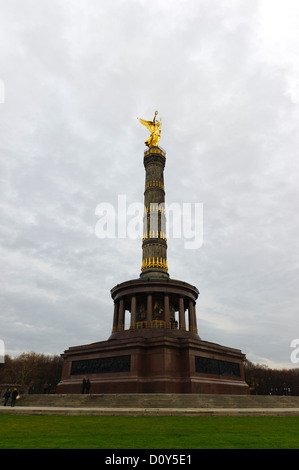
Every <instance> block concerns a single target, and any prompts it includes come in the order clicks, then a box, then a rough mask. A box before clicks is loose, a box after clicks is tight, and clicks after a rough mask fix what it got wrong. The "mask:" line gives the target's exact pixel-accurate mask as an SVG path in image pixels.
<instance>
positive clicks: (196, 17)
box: [0, 0, 299, 367]
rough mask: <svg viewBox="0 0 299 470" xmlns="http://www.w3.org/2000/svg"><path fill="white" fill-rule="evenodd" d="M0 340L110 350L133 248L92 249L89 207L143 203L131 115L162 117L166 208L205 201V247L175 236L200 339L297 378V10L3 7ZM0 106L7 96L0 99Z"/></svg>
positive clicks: (276, 5) (107, 243)
mask: <svg viewBox="0 0 299 470" xmlns="http://www.w3.org/2000/svg"><path fill="white" fill-rule="evenodd" d="M0 11H1V14H0V80H1V84H2V86H1V87H0V91H1V89H2V90H3V88H4V90H3V93H2V99H0V101H2V103H0V133H1V135H0V148H1V151H0V156H1V171H0V179H1V200H0V215H1V228H0V253H1V272H0V276H1V311H0V339H2V340H3V341H4V343H5V348H6V353H8V354H10V355H17V354H19V353H21V352H23V351H35V352H43V353H47V354H48V353H49V354H60V353H62V352H63V351H64V350H65V349H67V348H68V347H69V346H76V345H81V344H87V343H92V342H95V341H102V340H106V339H107V338H108V337H109V335H110V333H111V328H112V317H113V302H112V299H111V296H110V289H111V288H112V287H114V286H115V285H116V284H118V283H120V282H124V281H126V280H129V279H135V278H138V277H139V274H140V267H141V243H142V241H141V239H132V237H127V238H121V239H120V238H117V237H116V238H114V239H108V238H106V239H100V238H99V237H97V236H96V233H95V226H96V223H97V221H98V219H99V217H98V215H97V214H96V213H95V211H96V207H97V206H98V204H100V203H103V202H106V203H110V204H112V205H113V206H114V207H115V208H116V211H117V203H118V198H119V195H125V197H126V202H127V205H130V204H132V203H135V202H141V203H143V191H144V167H143V152H144V149H145V145H144V141H145V140H146V139H147V138H148V137H149V133H148V131H147V130H146V128H145V127H143V126H142V125H141V124H140V123H139V122H138V121H137V117H142V118H143V119H148V120H151V119H152V118H153V115H154V112H155V110H158V111H159V115H158V117H159V116H160V115H161V116H162V122H163V127H162V138H161V140H160V144H161V146H162V147H163V148H164V149H165V150H166V152H167V161H166V168H165V187H166V201H167V203H168V204H171V203H174V202H177V203H179V204H182V203H193V204H194V203H202V204H203V245H202V247H201V248H199V249H198V248H197V249H192V250H191V249H186V247H185V240H184V239H183V238H181V239H172V238H171V237H170V238H169V240H168V266H169V273H170V276H171V277H172V278H174V279H180V280H183V281H187V282H189V283H190V284H192V285H195V286H196V287H197V288H198V289H199V291H200V296H199V299H198V301H197V322H198V328H199V335H200V336H201V338H202V339H204V340H206V341H211V342H215V343H219V344H222V345H225V346H230V347H235V348H239V349H241V350H242V352H244V353H245V354H246V355H247V357H248V359H249V360H251V361H253V362H259V363H262V364H267V365H269V366H270V367H296V365H294V364H292V363H291V361H290V355H291V352H292V349H291V348H290V343H291V341H292V340H293V339H295V338H299V322H298V305H299V299H298V297H299V294H298V292H299V282H298V281H299V279H298V277H299V276H298V267H299V251H298V232H299V222H298V203H299V185H298V178H299V155H298V153H299V138H298V136H299V132H298V131H299V127H298V118H299V54H298V51H299V2H298V1H297V0H183V1H182V0H172V1H170V0H163V1H161V0H151V1H150V2H149V1H146V0H109V1H103V0H85V1H83V0H0ZM0 98H1V96H0Z"/></svg>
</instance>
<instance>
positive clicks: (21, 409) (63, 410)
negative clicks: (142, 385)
mask: <svg viewBox="0 0 299 470" xmlns="http://www.w3.org/2000/svg"><path fill="white" fill-rule="evenodd" d="M0 414H14V415H28V414H29V415H89V416H90V415H95V416H100V415H102V416H299V408H87V407H84V408H76V407H73V408H71V407H59V406H56V407H55V406H48V407H47V406H15V407H11V406H0Z"/></svg>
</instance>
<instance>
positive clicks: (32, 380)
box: [0, 352, 63, 395]
mask: <svg viewBox="0 0 299 470" xmlns="http://www.w3.org/2000/svg"><path fill="white" fill-rule="evenodd" d="M62 362H63V359H62V358H61V357H60V356H50V355H45V354H37V353H34V352H30V353H23V354H21V355H20V356H18V357H15V358H12V357H10V356H8V355H7V356H5V362H4V363H3V364H0V391H1V395H3V391H4V390H6V389H7V388H8V387H17V389H18V391H19V392H20V393H44V388H45V384H47V388H48V391H49V392H50V391H51V393H55V389H56V385H57V384H58V382H59V381H60V379H61V372H62Z"/></svg>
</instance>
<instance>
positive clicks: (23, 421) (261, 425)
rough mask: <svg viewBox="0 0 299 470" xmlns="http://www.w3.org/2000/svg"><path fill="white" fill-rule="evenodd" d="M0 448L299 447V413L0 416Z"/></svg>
mask: <svg viewBox="0 0 299 470" xmlns="http://www.w3.org/2000/svg"><path fill="white" fill-rule="evenodd" d="M0 448H1V449H299V417H296V416H294V417H291V416H290V417H275V416H273V417H264V416H256V417H253V416H252V417H220V416H218V417H207V416H206V417H175V416H172V417H167V416H161V417H147V416H140V417H128V416H53V415H51V416H28V415H18V416H15V415H14V416H13V415H0Z"/></svg>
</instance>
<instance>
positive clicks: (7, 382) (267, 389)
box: [0, 352, 299, 396]
mask: <svg viewBox="0 0 299 470" xmlns="http://www.w3.org/2000/svg"><path fill="white" fill-rule="evenodd" d="M62 363H63V359H62V358H61V357H60V356H50V355H45V354H37V353H35V352H30V353H23V354H21V355H20V356H18V357H15V358H12V357H10V356H5V362H4V363H3V364H0V393H1V396H2V395H3V393H4V390H6V388H7V387H15V386H16V387H17V388H18V391H19V392H20V393H44V388H45V384H47V385H50V386H51V388H50V389H49V391H51V393H55V389H56V386H57V384H58V382H59V381H60V379H61V372H62ZM245 380H246V382H247V383H248V385H249V388H250V393H251V394H256V395H299V368H297V369H271V368H269V367H267V366H264V365H261V364H254V363H252V362H250V361H248V360H246V361H245Z"/></svg>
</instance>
